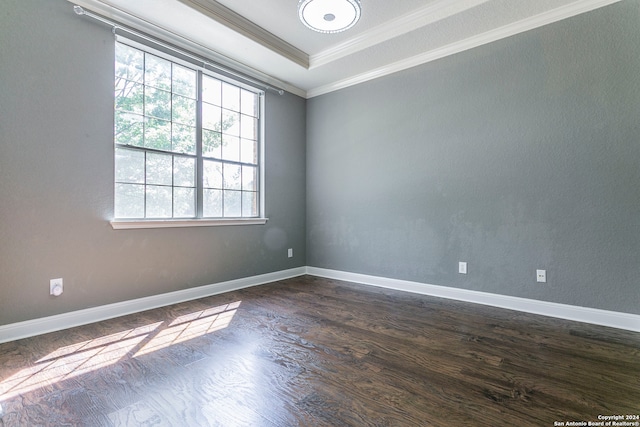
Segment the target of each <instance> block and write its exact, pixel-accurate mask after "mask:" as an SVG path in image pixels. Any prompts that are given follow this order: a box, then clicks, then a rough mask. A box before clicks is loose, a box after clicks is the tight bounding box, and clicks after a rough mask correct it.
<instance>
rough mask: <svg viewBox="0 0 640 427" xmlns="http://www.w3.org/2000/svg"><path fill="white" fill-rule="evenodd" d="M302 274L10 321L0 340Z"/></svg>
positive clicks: (271, 276)
mask: <svg viewBox="0 0 640 427" xmlns="http://www.w3.org/2000/svg"><path fill="white" fill-rule="evenodd" d="M304 274H306V268H305V267H299V268H293V269H290V270H283V271H276V272H273V273H267V274H261V275H259V276H252V277H245V278H242V279H236V280H230V281H227V282H220V283H215V284H212V285H205V286H198V287H196V288H189V289H184V290H181V291H175V292H169V293H165V294H159V295H153V296H149V297H145V298H139V299H134V300H129V301H123V302H118V303H114V304H108V305H102V306H99V307H93V308H87V309H84V310H78V311H72V312H69V313H63V314H58V315H55V316H49V317H42V318H40V319H34V320H27V321H24V322H18V323H12V324H9V325H4V326H0V343H3V342H9V341H15V340H18V339H22V338H27V337H32V336H35V335H41V334H46V333H49V332H54V331H60V330H63V329H67V328H73V327H75V326H81V325H87V324H89V323H94V322H99V321H102V320H107V319H112V318H114V317H119V316H125V315H127V314H132V313H138V312H140V311H145V310H151V309H154V308H158V307H164V306H167V305H171V304H178V303H181V302H185V301H191V300H194V299H198V298H204V297H208V296H211V295H217V294H221V293H224V292H230V291H235V290H238V289H243V288H248V287H251V286H258V285H262V284H265V283H271V282H275V281H278V280H284V279H289V278H291V277H296V276H302V275H304Z"/></svg>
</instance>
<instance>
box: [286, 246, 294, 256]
mask: <svg viewBox="0 0 640 427" xmlns="http://www.w3.org/2000/svg"><path fill="white" fill-rule="evenodd" d="M287 256H288V257H289V258H293V249H292V248H289V249H288V250H287Z"/></svg>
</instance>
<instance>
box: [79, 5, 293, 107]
mask: <svg viewBox="0 0 640 427" xmlns="http://www.w3.org/2000/svg"><path fill="white" fill-rule="evenodd" d="M73 11H74V12H75V13H76V15H80V16H87V17H89V18H92V19H95V20H96V21H100V22H102V23H104V24H107V25H110V26H111V32H112V33H113V34H114V35H115V34H116V30H122V31H124V32H127V33H129V34H132V35H134V36H136V37H139V38H141V39H144V40H147V41H150V42H151V43H154V44H156V45H158V46H162V47H163V48H165V49H169V50H170V51H172V52H175V53H178V54H180V55H182V56H186V57H187V58H190V59H193V60H195V61H197V62H201V63H202V64H203V67H206V66H207V65H208V66H210V67H212V68H214V69H216V70H218V71H223V72H225V73H227V74H231V75H232V76H234V77H237V78H239V79H243V80H246V81H248V82H250V83H252V84H254V85H257V86H260V87H262V88H263V89H264V90H272V91H274V92H276V93H277V94H278V95H284V89H280V88H277V87H273V86H268V85H265V84H264V83H263V82H261V81H258V80H255V79H252V78H251V77H248V76H246V75H244V74H240V73H238V72H236V71H234V70H231V69H229V68H227V67H224V66H221V65H220V64H215V63H213V62H209V61H207V60H206V59H204V58H202V57H199V56H196V55H193V54H191V53H189V52H187V51H184V50H181V49H178V48H176V47H174V46H171V45H169V44H167V43H164V42H162V41H160V40H158V39H155V38H153V37H149V36H147V35H145V34H143V33H140V32H138V31H135V30H132V29H131V28H127V27H124V26H122V25H120V24H118V23H116V22H114V21H110V20H108V19H106V18H103V17H102V16H100V15H96V14H94V13H91V12H87V11H86V10H84V8H83V7H82V6H78V5H74V6H73Z"/></svg>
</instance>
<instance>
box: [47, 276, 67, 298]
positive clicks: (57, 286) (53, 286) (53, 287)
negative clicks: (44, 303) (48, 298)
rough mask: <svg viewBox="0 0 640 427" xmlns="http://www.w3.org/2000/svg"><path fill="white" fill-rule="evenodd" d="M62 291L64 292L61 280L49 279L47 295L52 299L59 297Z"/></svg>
mask: <svg viewBox="0 0 640 427" xmlns="http://www.w3.org/2000/svg"><path fill="white" fill-rule="evenodd" d="M62 291H64V286H63V283H62V278H60V279H51V280H50V281H49V295H53V296H54V297H59V296H60V295H62Z"/></svg>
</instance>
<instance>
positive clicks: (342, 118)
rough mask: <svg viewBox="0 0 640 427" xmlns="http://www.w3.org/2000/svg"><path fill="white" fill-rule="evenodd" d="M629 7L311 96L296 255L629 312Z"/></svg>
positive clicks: (634, 140) (635, 127)
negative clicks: (302, 251) (303, 224)
mask: <svg viewBox="0 0 640 427" xmlns="http://www.w3.org/2000/svg"><path fill="white" fill-rule="evenodd" d="M639 18H640V2H638V1H636V0H633V1H623V2H621V3H617V4H614V5H611V6H607V7H605V8H603V9H599V10H596V11H594V12H591V13H588V14H584V15H580V16H577V17H574V18H571V19H569V20H566V21H563V22H559V23H555V24H552V25H548V26H545V27H543V28H540V29H537V30H534V31H530V32H527V33H523V34H520V35H517V36H515V37H511V38H508V39H506V40H502V41H499V42H496V43H492V44H490V45H487V46H483V47H480V48H477V49H474V50H471V51H467V52H463V53H460V54H457V55H454V56H452V57H448V58H445V59H442V60H438V61H436V62H433V63H430V64H425V65H423V66H420V67H417V68H414V69H411V70H407V71H405V72H402V73H398V74H395V75H392V76H388V77H385V78H381V79H378V80H375V81H372V82H369V83H366V84H361V85H358V86H354V87H351V88H348V89H345V90H341V91H339V92H334V93H331V94H327V95H324V96H320V97H317V98H313V99H311V100H309V101H308V105H307V248H308V251H307V257H308V265H310V266H314V267H322V268H329V269H337V270H343V271H349V272H356V273H364V274H369V275H376V276H384V277H391V278H397V279H405V280H413V281H418V282H423V283H430V284H436V285H444V286H450V287H456V288H464V289H472V290H478V291H485V292H492V293H498V294H504V295H513V296H519V297H525V298H532V299H538V300H544V301H553V302H558V303H566V304H575V305H579V306H585V307H596V308H601V309H608V310H615V311H621V312H628V313H636V314H637V313H640V305H639V304H638V302H639V301H640V283H639V281H640V259H639V253H640V252H639V250H640V160H639V159H640V141H639V139H640V55H639V54H638V46H640V26H639V25H638V22H639ZM458 261H467V262H468V263H469V274H468V275H466V276H463V275H459V274H458V273H457V263H458ZM536 268H543V269H547V274H548V283H547V284H538V283H536V282H535V270H536Z"/></svg>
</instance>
